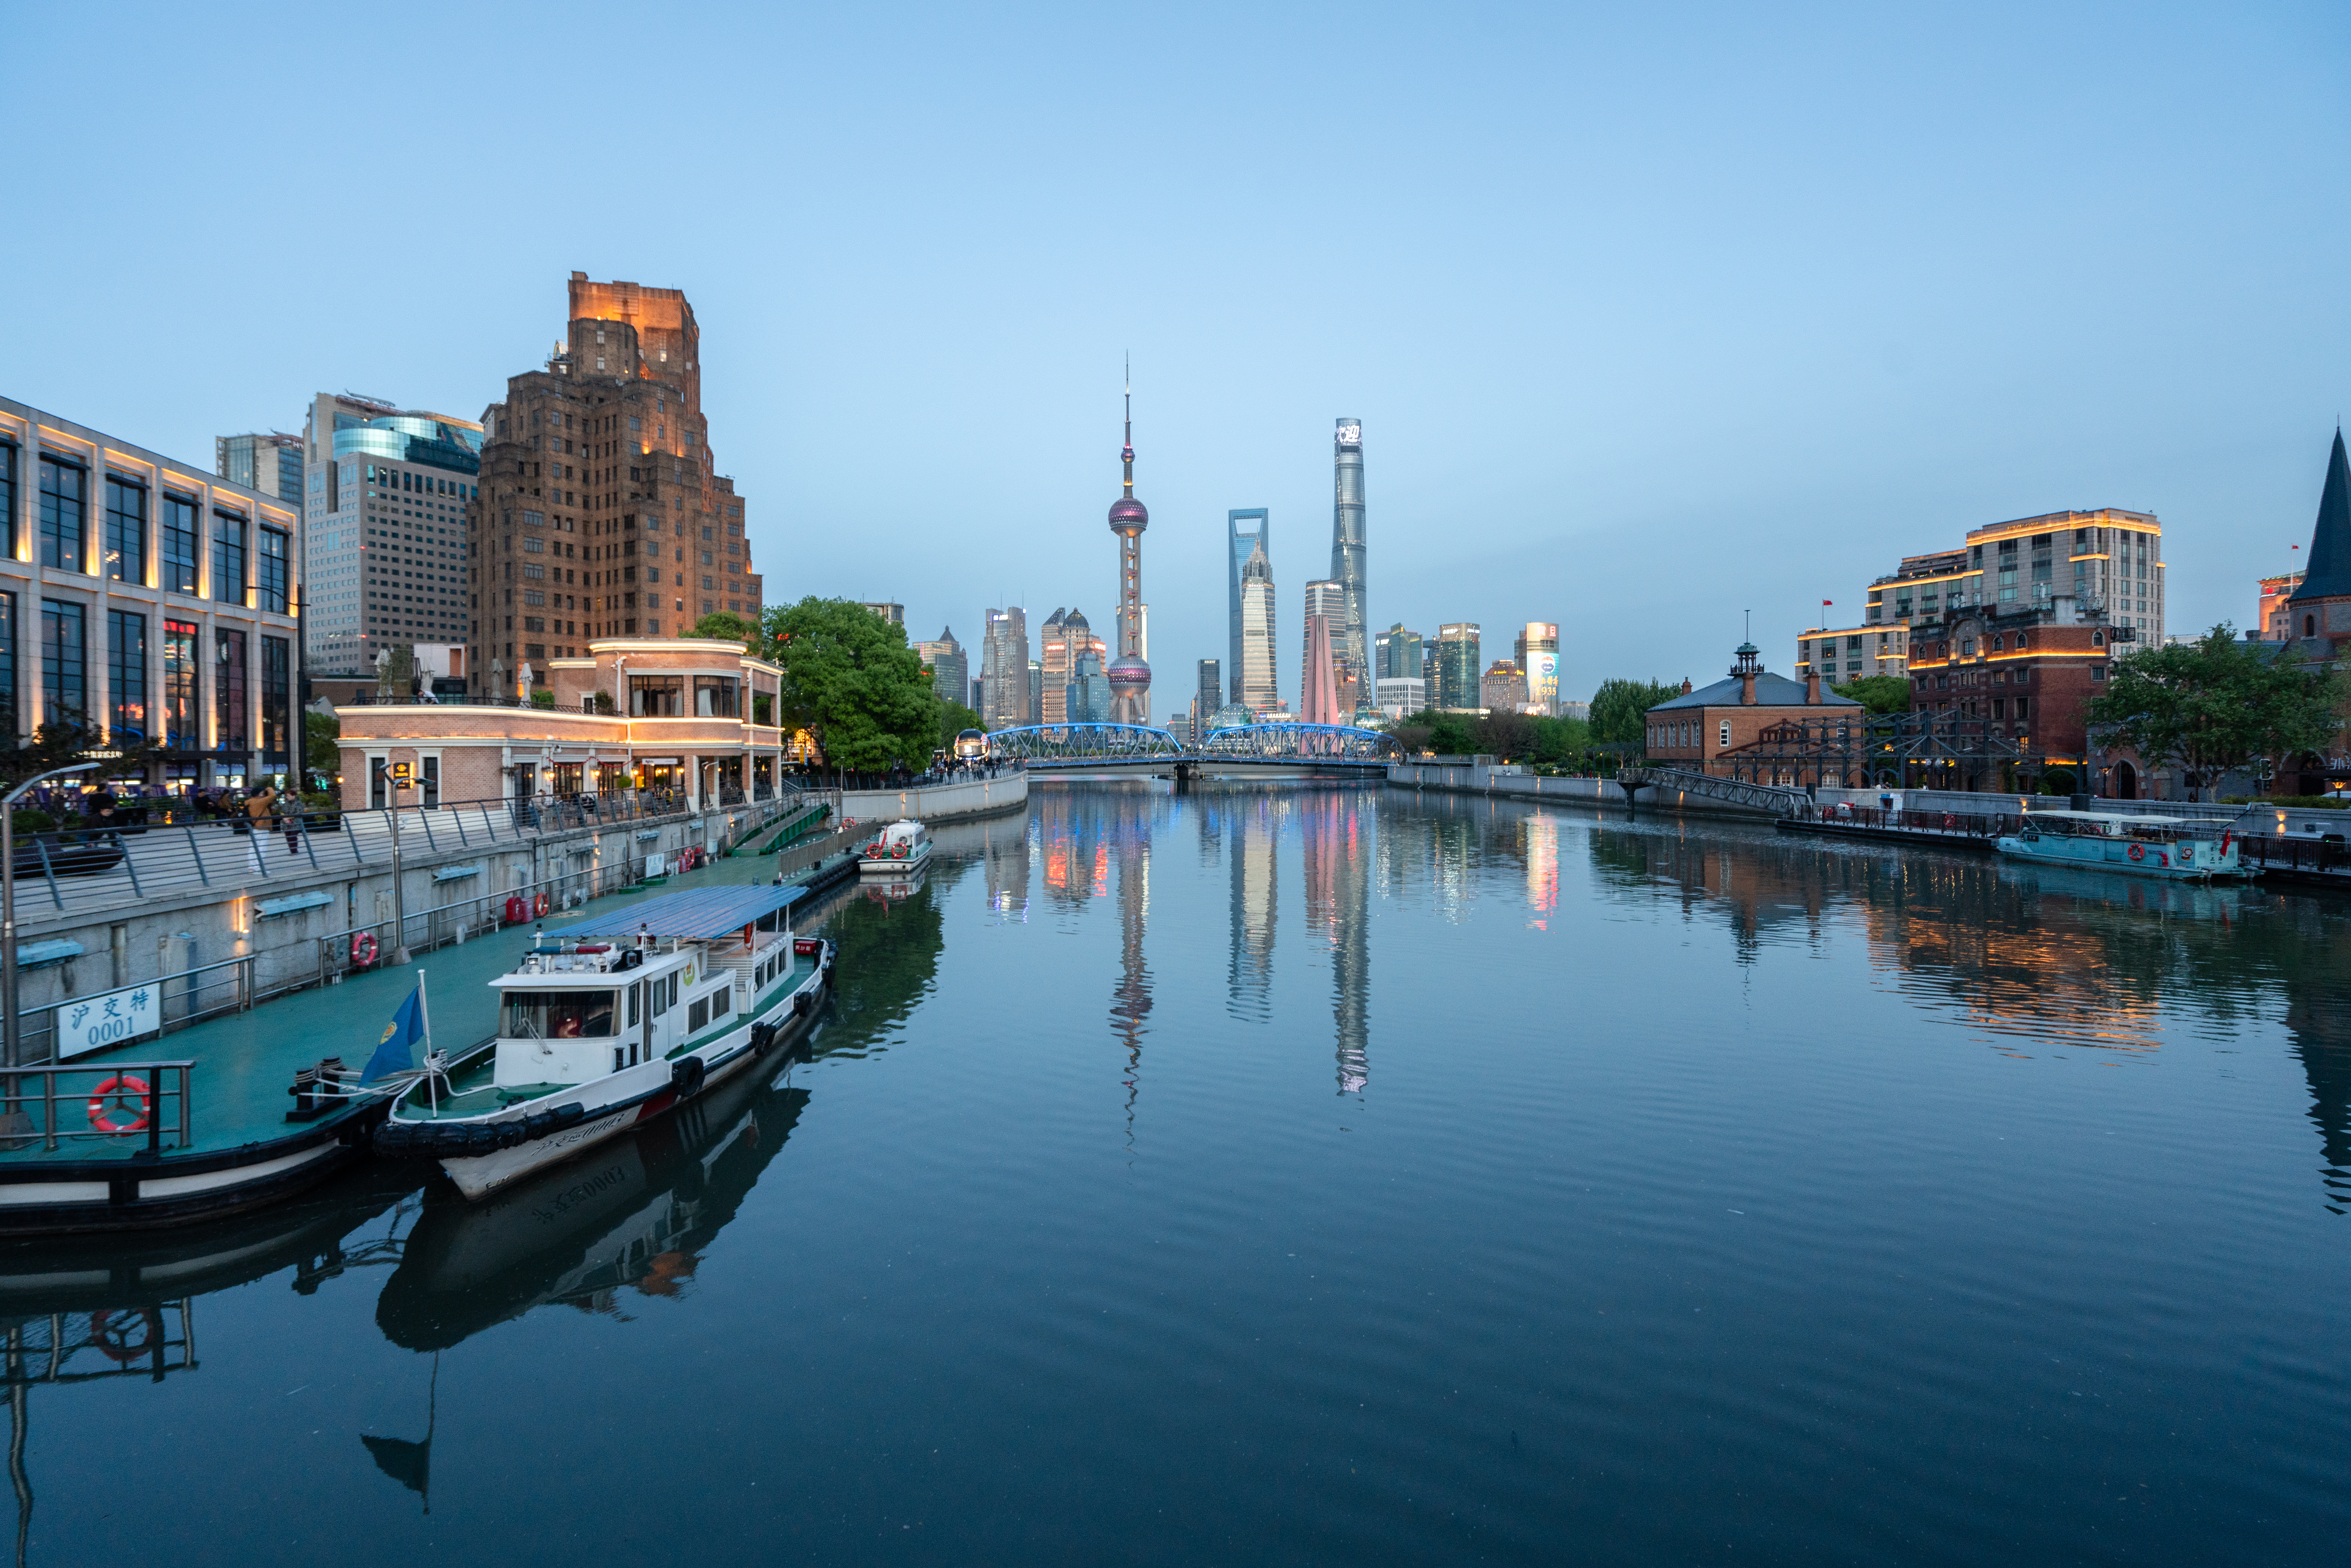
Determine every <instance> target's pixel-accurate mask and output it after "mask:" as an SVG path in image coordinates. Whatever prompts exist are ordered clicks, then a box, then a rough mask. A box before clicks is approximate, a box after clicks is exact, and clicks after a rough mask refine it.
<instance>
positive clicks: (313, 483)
mask: <svg viewBox="0 0 2351 1568" xmlns="http://www.w3.org/2000/svg"><path fill="white" fill-rule="evenodd" d="M482 436H483V432H482V427H481V426H480V425H479V424H476V423H474V422H473V421H472V420H470V419H458V418H455V416H453V415H450V414H445V413H427V412H425V411H423V410H421V409H400V408H395V407H394V406H392V404H391V403H388V402H377V401H375V400H374V399H372V398H361V397H354V396H352V395H351V394H350V393H349V392H343V393H334V392H320V393H319V395H317V396H316V397H314V398H312V399H311V400H310V410H309V413H308V416H307V417H306V418H305V419H304V421H303V431H302V455H303V464H302V466H303V475H304V479H303V496H302V554H303V560H304V563H305V565H306V567H307V569H308V574H309V577H308V580H309V583H310V592H309V595H308V600H307V601H306V602H305V603H304V605H303V607H302V643H303V648H304V651H305V657H306V660H307V663H308V666H309V673H310V674H313V675H364V674H372V673H373V671H374V668H375V656H376V653H377V652H378V651H379V650H381V649H382V648H383V647H385V646H386V645H387V644H391V643H467V642H470V641H471V637H472V626H473V621H474V602H473V601H474V596H475V594H476V593H478V592H479V591H480V590H479V589H478V588H477V587H476V586H475V585H474V584H473V583H470V582H469V581H468V580H467V579H468V578H469V577H470V576H471V575H472V574H473V571H474V569H475V553H474V547H473V545H472V544H471V543H470V542H469V539H468V532H467V530H468V528H469V527H470V524H469V522H468V517H469V513H470V511H471V509H472V507H473V506H474V504H475V501H476V500H477V499H478V497H479V496H480V493H481V492H480V485H481V468H482ZM283 472H284V470H283V469H282V468H281V469H280V473H281V474H282V473H283ZM458 664H459V667H458V668H455V669H452V670H451V671H450V674H451V675H452V676H453V677H455V678H457V679H463V680H465V681H466V684H467V685H468V686H469V687H472V688H473V689H479V688H478V686H477V685H475V683H474V682H472V681H471V680H470V678H469V677H470V674H471V672H470V670H468V669H465V667H464V665H463V663H462V661H459V662H458Z"/></svg>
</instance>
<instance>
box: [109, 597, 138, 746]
mask: <svg viewBox="0 0 2351 1568" xmlns="http://www.w3.org/2000/svg"><path fill="white" fill-rule="evenodd" d="M106 700H107V717H106V724H107V740H108V742H109V744H110V745H112V746H113V747H115V748H116V749H118V750H128V749H130V748H131V747H134V746H140V745H143V744H145V742H146V739H147V617H145V616H144V615H134V614H132V613H131V612H129V611H127V610H110V611H108V612H106Z"/></svg>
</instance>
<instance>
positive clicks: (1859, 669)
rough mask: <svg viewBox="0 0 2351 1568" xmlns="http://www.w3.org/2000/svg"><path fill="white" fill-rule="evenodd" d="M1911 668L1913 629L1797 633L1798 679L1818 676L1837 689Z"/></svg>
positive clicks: (1853, 628)
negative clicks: (1865, 679)
mask: <svg viewBox="0 0 2351 1568" xmlns="http://www.w3.org/2000/svg"><path fill="white" fill-rule="evenodd" d="M1909 667H1910V626H1909V622H1901V623H1899V624H1897V625H1893V626H1884V625H1879V626H1842V627H1836V626H1815V627H1812V628H1810V629H1809V630H1807V631H1802V632H1797V633H1796V678H1797V679H1798V680H1800V681H1801V680H1802V679H1803V678H1804V677H1805V676H1806V675H1809V674H1814V673H1817V674H1819V675H1820V677H1821V679H1823V680H1824V681H1826V682H1828V683H1829V685H1833V686H1841V685H1846V684H1848V683H1850V682H1853V681H1857V680H1860V679H1862V678H1863V677H1864V676H1866V675H1899V674H1903V673H1904V672H1905V671H1907V670H1908V669H1909Z"/></svg>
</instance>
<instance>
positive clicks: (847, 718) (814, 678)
mask: <svg viewBox="0 0 2351 1568" xmlns="http://www.w3.org/2000/svg"><path fill="white" fill-rule="evenodd" d="M761 632H762V633H763V634H764V645H763V646H762V647H761V650H760V651H761V652H762V653H765V654H766V655H767V656H768V657H769V658H772V659H774V660H775V661H776V663H777V664H779V665H781V666H782V668H783V672H784V674H783V680H782V682H781V683H780V684H781V685H782V688H783V689H782V695H781V700H780V704H779V706H780V710H781V711H780V713H779V715H778V716H779V717H780V719H781V720H782V722H783V724H784V725H785V726H786V727H789V728H793V729H804V730H806V731H808V732H809V734H810V737H813V738H814V739H815V741H816V743H817V747H818V749H819V750H820V751H821V752H823V754H824V758H825V760H826V761H827V762H829V763H831V765H832V766H834V767H836V768H856V769H859V770H861V771H868V772H872V771H878V770H880V769H882V768H888V767H889V766H890V765H891V764H893V763H901V764H904V765H905V766H906V767H909V768H922V767H925V766H926V765H927V764H928V763H929V761H930V758H931V751H932V749H933V747H935V746H936V745H937V744H938V731H939V706H940V704H939V698H938V694H937V693H935V692H934V691H933V690H932V689H931V684H930V682H929V681H928V680H926V679H925V678H924V675H923V661H922V657H921V655H920V654H918V653H915V652H914V650H913V649H912V648H909V647H908V646H906V629H905V628H904V626H893V625H892V624H891V623H890V622H887V621H884V620H883V619H882V618H881V617H880V616H878V615H876V614H874V613H873V612H872V611H870V610H867V609H866V608H865V607H864V606H863V605H862V604H859V603H857V602H855V601H852V600H847V599H819V598H816V597H814V596H813V595H811V596H810V597H809V598H806V599H803V600H801V601H799V603H797V604H778V605H774V606H771V607H770V608H769V609H768V612H767V613H766V615H765V616H764V617H762V625H761Z"/></svg>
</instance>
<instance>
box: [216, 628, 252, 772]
mask: <svg viewBox="0 0 2351 1568" xmlns="http://www.w3.org/2000/svg"><path fill="white" fill-rule="evenodd" d="M213 638H214V642H213V719H214V724H215V725H216V726H217V727H218V728H219V733H218V734H217V735H215V736H214V737H213V746H214V749H216V750H221V751H232V752H235V751H244V750H246V749H247V747H246V736H247V735H248V734H249V733H251V732H250V731H248V730H247V729H246V663H245V633H244V632H227V631H220V630H215V631H214V633H213Z"/></svg>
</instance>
